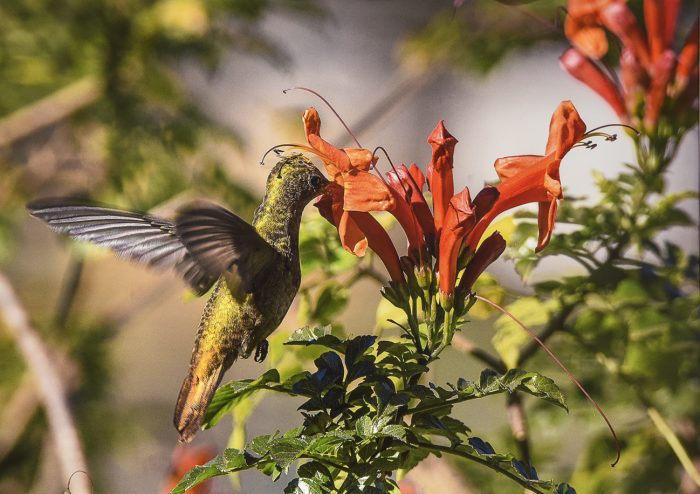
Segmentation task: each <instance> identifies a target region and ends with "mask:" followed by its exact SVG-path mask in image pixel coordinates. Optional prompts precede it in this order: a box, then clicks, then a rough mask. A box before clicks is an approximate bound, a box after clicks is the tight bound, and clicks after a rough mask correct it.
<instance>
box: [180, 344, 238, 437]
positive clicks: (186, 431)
mask: <svg viewBox="0 0 700 494" xmlns="http://www.w3.org/2000/svg"><path fill="white" fill-rule="evenodd" d="M216 356H217V355H215V354H214V353H213V352H212V353H205V354H203V355H199V356H198V357H199V358H196V360H195V359H193V362H192V364H191V365H190V371H189V373H188V374H187V377H185V381H184V382H183V383H182V387H181V388H180V395H179V396H178V398H177V404H176V405H175V416H174V418H173V423H174V424H175V428H176V429H177V431H178V432H179V433H180V442H181V443H188V442H190V441H191V440H192V438H193V437H194V436H195V434H197V432H198V431H199V429H200V428H201V426H202V422H203V421H204V412H205V411H206V409H207V406H209V402H210V401H211V399H212V397H213V396H214V392H215V391H216V388H217V387H218V386H219V383H220V382H221V379H222V378H223V376H224V372H226V370H227V369H228V368H229V367H230V366H231V364H232V363H233V360H235V358H228V359H226V360H224V361H222V360H221V359H220V358H216Z"/></svg>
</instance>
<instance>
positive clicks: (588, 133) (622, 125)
mask: <svg viewBox="0 0 700 494" xmlns="http://www.w3.org/2000/svg"><path fill="white" fill-rule="evenodd" d="M607 127H623V128H625V129H629V130H631V131H632V132H634V133H635V134H637V135H641V132H639V131H638V130H637V129H635V128H634V127H632V126H631V125H626V124H621V123H615V124H607V125H601V126H600V127H596V128H595V129H591V130H589V131H588V132H586V134H584V136H583V137H586V136H588V135H591V134H593V133H594V132H597V131H599V130H600V129H605V128H607ZM613 135H614V134H613Z"/></svg>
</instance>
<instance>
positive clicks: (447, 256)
mask: <svg viewBox="0 0 700 494" xmlns="http://www.w3.org/2000/svg"><path fill="white" fill-rule="evenodd" d="M475 225H476V215H475V211H474V209H473V208H472V201H471V198H470V196H469V189H468V188H466V187H465V188H464V190H462V191H461V192H460V193H458V194H455V195H454V196H453V197H452V198H451V199H450V205H449V207H448V209H447V213H446V214H445V223H444V225H443V229H442V233H441V234H440V250H439V255H438V271H439V273H440V291H441V292H442V293H445V294H451V293H454V288H455V281H456V279H457V258H458V257H459V252H460V250H461V248H462V244H463V243H464V239H465V238H466V236H467V235H469V233H470V232H471V231H472V229H473V228H474V226H475Z"/></svg>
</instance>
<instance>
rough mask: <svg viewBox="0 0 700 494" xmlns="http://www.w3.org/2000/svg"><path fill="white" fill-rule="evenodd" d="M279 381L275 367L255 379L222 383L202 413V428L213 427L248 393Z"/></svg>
mask: <svg viewBox="0 0 700 494" xmlns="http://www.w3.org/2000/svg"><path fill="white" fill-rule="evenodd" d="M279 382H280V375H279V372H278V371H277V369H270V370H268V371H267V372H265V373H264V374H263V375H262V376H260V377H259V378H257V379H243V380H241V381H233V382H230V383H227V384H224V385H223V386H221V387H220V388H219V389H217V390H216V393H215V394H214V397H213V398H212V400H211V403H209V406H208V407H207V411H206V413H205V414H204V422H203V424H202V428H204V429H210V428H211V427H214V426H215V425H216V424H217V423H218V422H219V421H220V420H221V418H222V417H223V416H224V415H226V413H228V412H229V411H230V410H231V409H232V408H233V407H235V406H236V404H237V403H238V402H240V401H241V400H242V399H243V398H245V397H246V396H248V395H250V393H253V392H254V391H258V390H260V389H266V388H267V387H268V384H270V383H279Z"/></svg>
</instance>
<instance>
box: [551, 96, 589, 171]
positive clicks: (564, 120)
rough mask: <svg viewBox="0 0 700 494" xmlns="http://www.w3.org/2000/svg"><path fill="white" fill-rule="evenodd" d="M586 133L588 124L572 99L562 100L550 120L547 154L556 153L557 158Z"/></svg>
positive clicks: (561, 156) (562, 155)
mask: <svg viewBox="0 0 700 494" xmlns="http://www.w3.org/2000/svg"><path fill="white" fill-rule="evenodd" d="M585 133H586V124H585V123H584V122H583V120H582V119H581V116H580V115H579V114H578V112H577V111H576V108H575V107H574V104H573V103H572V102H571V101H562V102H561V103H560V104H559V106H558V107H557V109H556V110H555V111H554V114H553V115H552V120H551V121H550V122H549V139H547V147H546V149H545V154H550V153H555V156H556V158H557V159H561V158H563V157H564V155H565V154H566V153H568V152H569V150H571V148H572V147H573V146H574V144H576V143H577V142H578V141H580V140H581V138H582V137H583V135H584V134H585Z"/></svg>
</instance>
